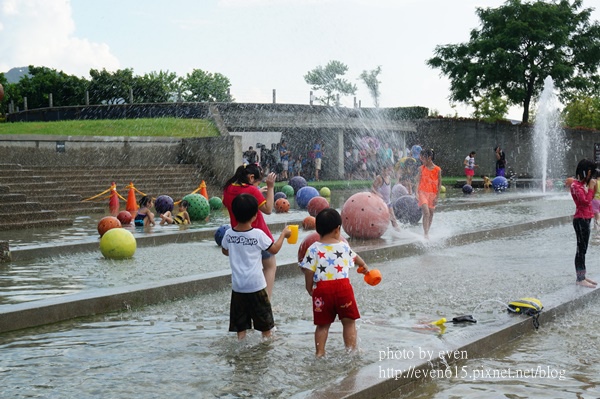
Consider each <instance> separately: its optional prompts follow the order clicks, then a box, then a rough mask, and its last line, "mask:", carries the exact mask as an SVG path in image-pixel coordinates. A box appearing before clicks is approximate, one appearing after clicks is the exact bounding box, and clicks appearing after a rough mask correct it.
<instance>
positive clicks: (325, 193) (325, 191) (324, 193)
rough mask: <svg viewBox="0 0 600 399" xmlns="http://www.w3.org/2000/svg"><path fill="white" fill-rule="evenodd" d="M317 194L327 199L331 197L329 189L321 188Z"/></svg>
mask: <svg viewBox="0 0 600 399" xmlns="http://www.w3.org/2000/svg"><path fill="white" fill-rule="evenodd" d="M319 194H321V197H329V196H330V195H331V190H330V189H329V187H321V190H319Z"/></svg>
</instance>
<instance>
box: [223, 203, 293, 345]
mask: <svg viewBox="0 0 600 399" xmlns="http://www.w3.org/2000/svg"><path fill="white" fill-rule="evenodd" d="M231 207H232V212H233V215H234V216H235V218H236V220H237V222H238V224H237V225H236V226H235V228H230V229H228V230H227V231H226V232H225V235H224V236H223V242H222V243H221V247H222V252H223V254H224V255H227V256H229V265H230V266H231V285H232V292H231V306H230V312H229V331H232V332H237V337H238V339H240V340H242V339H244V338H245V337H246V330H248V329H251V328H252V324H253V323H254V329H255V330H258V331H261V332H262V335H263V337H264V338H268V337H270V336H271V329H273V327H275V322H274V321H273V310H272V309H271V302H270V301H269V296H268V295H267V291H266V289H265V288H266V287H267V281H266V280H265V275H264V274H263V270H262V269H263V266H262V255H261V252H262V251H263V250H264V251H269V252H270V253H272V254H276V253H277V252H279V250H280V249H281V246H282V245H283V240H284V239H285V238H287V237H289V236H290V235H291V231H290V229H289V228H287V227H286V228H284V229H283V231H282V232H281V235H280V236H279V238H278V239H277V241H275V242H273V240H272V239H271V238H270V237H269V236H267V235H266V234H265V233H264V232H263V231H262V230H260V229H255V228H253V227H252V222H253V221H254V220H255V219H256V215H257V213H258V201H257V200H256V198H254V197H253V196H252V195H250V194H240V195H238V196H237V197H235V198H234V199H233V202H232V204H231Z"/></svg>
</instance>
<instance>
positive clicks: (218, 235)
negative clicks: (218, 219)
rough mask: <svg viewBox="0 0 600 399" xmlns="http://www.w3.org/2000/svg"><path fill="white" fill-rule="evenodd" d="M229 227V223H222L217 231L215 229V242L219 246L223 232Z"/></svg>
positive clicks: (223, 235)
mask: <svg viewBox="0 0 600 399" xmlns="http://www.w3.org/2000/svg"><path fill="white" fill-rule="evenodd" d="M230 228H231V225H229V224H224V225H221V226H220V227H219V228H218V229H217V231H215V242H216V243H217V245H218V246H221V243H222V242H223V237H225V232H226V231H227V230H228V229H230Z"/></svg>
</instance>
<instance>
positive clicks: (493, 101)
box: [471, 92, 508, 123]
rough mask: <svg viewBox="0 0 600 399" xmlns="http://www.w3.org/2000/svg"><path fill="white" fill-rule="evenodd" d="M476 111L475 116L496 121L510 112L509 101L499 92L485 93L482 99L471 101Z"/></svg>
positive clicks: (487, 120) (491, 121)
mask: <svg viewBox="0 0 600 399" xmlns="http://www.w3.org/2000/svg"><path fill="white" fill-rule="evenodd" d="M471 105H473V108H475V111H474V112H473V118H477V119H481V120H484V121H486V122H490V123H494V122H496V121H498V120H501V119H504V116H505V115H506V113H507V112H508V101H507V100H506V99H504V98H502V96H501V95H500V94H498V93H497V92H493V93H490V94H488V95H484V96H483V97H482V98H481V99H477V100H473V101H472V102H471Z"/></svg>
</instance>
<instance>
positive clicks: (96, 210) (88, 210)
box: [56, 204, 108, 217]
mask: <svg viewBox="0 0 600 399" xmlns="http://www.w3.org/2000/svg"><path fill="white" fill-rule="evenodd" d="M95 205H96V206H91V207H77V206H73V207H70V208H63V209H60V208H59V209H56V213H57V214H58V216H59V217H74V216H80V215H96V214H108V206H102V205H99V204H95Z"/></svg>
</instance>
